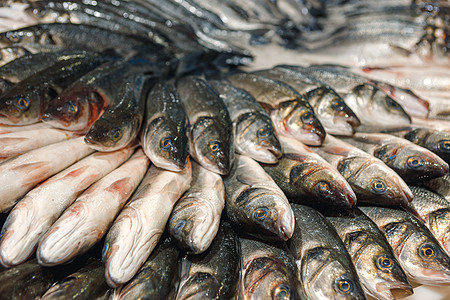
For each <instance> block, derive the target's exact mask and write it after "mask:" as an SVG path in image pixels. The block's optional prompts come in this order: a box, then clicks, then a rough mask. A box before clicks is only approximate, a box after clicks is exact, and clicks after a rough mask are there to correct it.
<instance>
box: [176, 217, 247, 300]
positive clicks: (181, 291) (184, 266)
mask: <svg viewBox="0 0 450 300" xmlns="http://www.w3.org/2000/svg"><path fill="white" fill-rule="evenodd" d="M237 246H238V245H237V236H236V234H235V233H234V231H233V229H232V228H231V226H230V225H229V224H228V223H225V222H222V224H220V227H219V230H218V232H217V236H216V237H215V238H214V241H213V242H212V244H211V246H210V247H209V248H208V250H206V252H204V253H202V254H197V255H187V256H186V257H185V258H183V260H182V262H181V272H180V277H181V278H180V284H179V287H178V291H177V294H176V296H175V297H174V299H177V300H181V299H218V300H219V299H230V298H231V296H233V294H234V293H235V285H236V282H237V279H238V270H239V269H238V267H239V255H238V250H237Z"/></svg>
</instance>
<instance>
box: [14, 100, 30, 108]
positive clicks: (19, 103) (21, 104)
mask: <svg viewBox="0 0 450 300" xmlns="http://www.w3.org/2000/svg"><path fill="white" fill-rule="evenodd" d="M14 105H15V106H16V107H17V108H19V109H22V110H25V109H27V108H28V106H30V100H28V98H27V97H18V98H16V99H15V100H14Z"/></svg>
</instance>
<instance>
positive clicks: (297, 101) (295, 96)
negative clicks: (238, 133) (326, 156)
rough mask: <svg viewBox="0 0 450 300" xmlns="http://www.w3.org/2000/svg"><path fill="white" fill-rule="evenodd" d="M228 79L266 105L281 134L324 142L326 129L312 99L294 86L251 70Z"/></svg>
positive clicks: (307, 143)
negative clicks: (293, 87)
mask: <svg viewBox="0 0 450 300" xmlns="http://www.w3.org/2000/svg"><path fill="white" fill-rule="evenodd" d="M228 80H230V81H231V83H232V84H233V85H234V86H235V87H237V88H241V89H243V90H245V91H247V92H248V93H249V94H250V95H252V96H253V97H254V98H255V99H256V101H258V102H259V104H261V105H262V106H263V107H264V109H265V110H266V111H267V113H268V114H269V115H270V117H271V119H272V122H273V125H274V126H275V129H276V131H277V132H278V133H283V134H286V135H291V136H293V137H295V138H297V139H299V140H300V141H301V142H302V143H305V144H306V145H309V146H318V145H321V144H322V142H323V140H324V139H325V135H326V133H325V129H324V128H323V126H322V124H321V123H320V121H319V119H318V118H317V116H316V114H315V113H314V110H313V108H312V107H311V105H310V104H309V103H308V101H307V100H306V99H305V98H304V97H303V96H302V95H300V94H299V93H298V92H297V91H295V90H294V89H292V88H291V87H290V86H288V85H286V84H284V83H282V82H280V81H277V80H273V79H270V78H267V77H264V76H260V75H255V74H251V73H237V74H233V75H231V76H228Z"/></svg>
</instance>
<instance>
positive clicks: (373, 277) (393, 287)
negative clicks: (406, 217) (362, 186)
mask: <svg viewBox="0 0 450 300" xmlns="http://www.w3.org/2000/svg"><path fill="white" fill-rule="evenodd" d="M324 216H325V217H326V219H327V220H328V221H329V222H330V223H331V224H332V225H333V227H334V229H335V230H336V232H337V233H338V235H339V237H340V238H341V240H342V242H343V243H344V246H345V247H346V249H347V251H348V253H349V254H350V257H351V258H352V261H353V264H354V265H355V269H356V272H357V273H358V276H359V279H360V281H361V284H362V285H363V288H364V289H365V291H366V292H367V293H368V294H370V295H371V296H373V297H375V298H377V299H382V300H394V299H397V298H403V297H406V296H409V295H411V294H412V293H413V290H412V287H411V285H410V284H409V282H408V278H407V277H406V274H405V272H404V271H403V269H402V268H401V266H400V264H399V263H398V261H397V259H396V258H395V256H394V253H393V252H392V248H391V246H390V245H389V244H388V242H387V241H386V238H385V237H384V235H383V233H381V232H380V230H379V229H378V226H377V225H376V224H375V223H373V222H372V220H370V219H369V218H368V217H367V216H366V215H364V214H363V213H362V212H361V211H359V210H358V209H357V208H353V209H347V210H337V211H331V210H327V211H325V212H324Z"/></svg>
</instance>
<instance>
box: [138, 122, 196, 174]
mask: <svg viewBox="0 0 450 300" xmlns="http://www.w3.org/2000/svg"><path fill="white" fill-rule="evenodd" d="M185 124H186V123H184V124H176V123H175V122H173V121H172V120H171V119H170V118H169V117H167V116H160V117H157V118H155V119H153V120H152V121H151V122H150V123H149V124H148V125H147V128H146V129H145V131H144V132H143V137H142V138H143V144H144V145H146V147H145V148H146V149H144V151H145V153H148V155H149V158H150V159H151V161H152V162H153V163H154V164H155V165H156V166H157V167H160V168H164V169H167V170H171V171H175V172H179V171H181V170H183V169H184V167H185V166H186V163H187V159H188V156H189V152H188V140H187V135H186V126H185Z"/></svg>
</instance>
